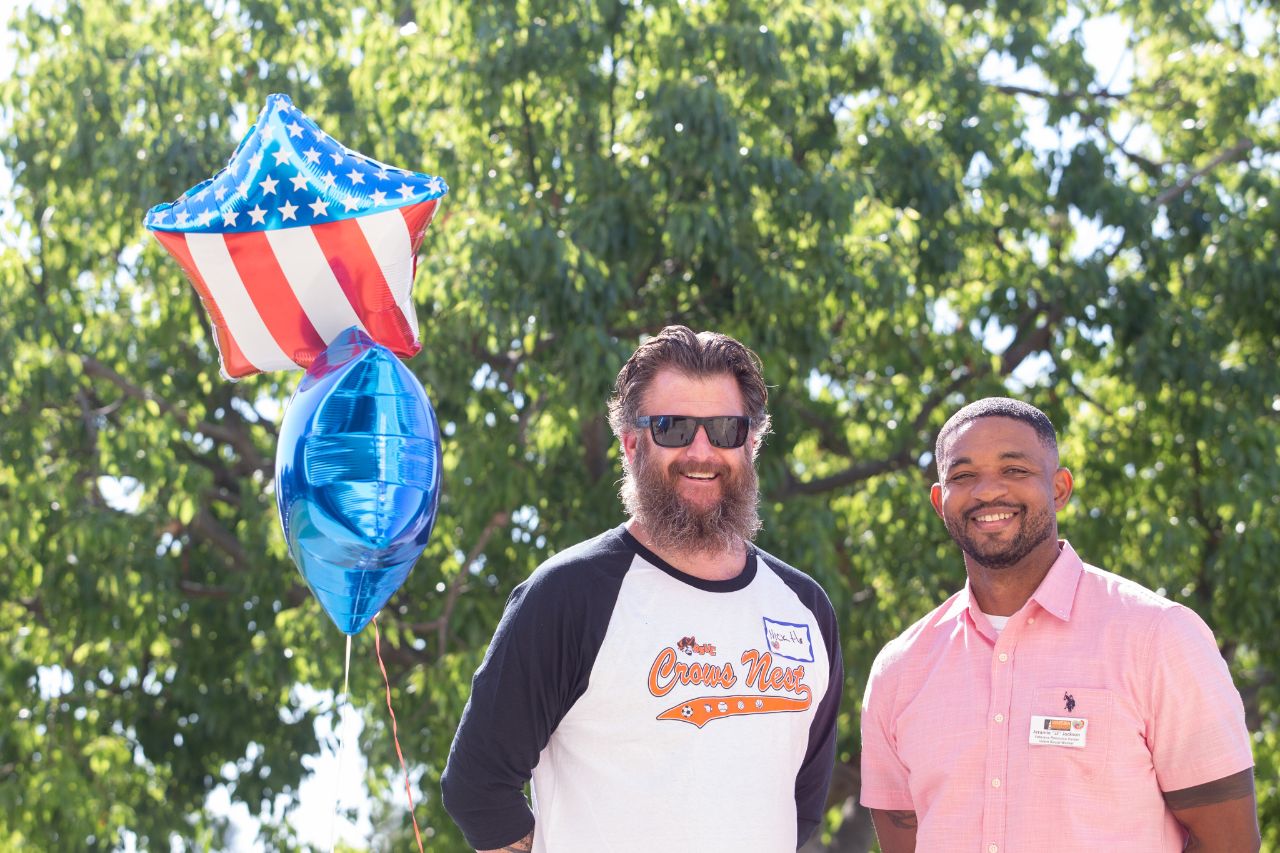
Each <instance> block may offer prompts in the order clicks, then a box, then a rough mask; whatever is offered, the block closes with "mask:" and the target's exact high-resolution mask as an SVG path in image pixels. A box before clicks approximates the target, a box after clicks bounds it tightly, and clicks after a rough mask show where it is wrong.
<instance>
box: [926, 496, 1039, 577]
mask: <svg viewBox="0 0 1280 853" xmlns="http://www.w3.org/2000/svg"><path fill="white" fill-rule="evenodd" d="M1016 509H1017V510H1018V512H1019V513H1020V515H1021V517H1022V519H1023V524H1022V526H1021V528H1020V529H1019V530H1018V535H1016V536H1014V537H1013V541H1012V542H1010V543H1009V544H1008V545H1004V546H995V547H994V548H984V547H983V546H981V545H979V544H978V542H977V540H976V539H974V538H972V537H970V536H969V535H968V534H967V533H965V520H966V519H967V518H968V517H969V516H972V515H974V514H980V513H982V512H983V510H981V509H979V510H975V511H973V512H970V513H969V514H968V515H966V516H965V518H962V519H960V521H958V522H957V521H956V520H955V519H954V518H946V519H944V521H945V523H946V527H947V533H949V534H951V538H952V539H953V540H955V543H956V544H957V545H959V546H960V550H961V551H963V552H964V553H965V556H967V557H968V558H969V559H970V560H973V561H974V562H975V563H977V564H978V565H980V566H983V567H985V568H988V569H1007V568H1009V567H1010V566H1014V565H1017V564H1018V563H1019V562H1021V561H1022V559H1023V558H1024V557H1026V556H1027V555H1028V554H1030V553H1031V552H1032V551H1034V550H1035V549H1036V547H1037V546H1039V545H1040V544H1041V543H1043V542H1044V541H1045V540H1046V539H1048V538H1049V537H1050V536H1052V535H1053V515H1052V514H1051V513H1050V512H1049V511H1048V510H1042V511H1041V512H1039V513H1034V514H1028V513H1027V508H1026V506H1025V505H1023V506H1019V507H1016Z"/></svg>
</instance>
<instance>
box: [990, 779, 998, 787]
mask: <svg viewBox="0 0 1280 853" xmlns="http://www.w3.org/2000/svg"><path fill="white" fill-rule="evenodd" d="M991 787H993V788H999V787H1000V780H999V779H992V780H991Z"/></svg>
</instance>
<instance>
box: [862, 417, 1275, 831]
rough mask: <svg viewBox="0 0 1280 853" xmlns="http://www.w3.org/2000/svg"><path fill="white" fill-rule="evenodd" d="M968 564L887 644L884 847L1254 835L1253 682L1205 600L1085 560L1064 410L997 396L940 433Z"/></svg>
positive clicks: (865, 783)
mask: <svg viewBox="0 0 1280 853" xmlns="http://www.w3.org/2000/svg"><path fill="white" fill-rule="evenodd" d="M936 462H937V466H938V478H939V482H938V483H936V484H935V485H934V486H933V489H932V492H931V495H930V498H931V500H932V503H933V508H934V509H935V510H936V511H937V513H938V515H939V516H940V517H941V518H942V520H943V522H944V524H945V525H946V528H947V532H948V533H950V534H951V538H952V539H954V540H955V541H956V544H958V545H959V546H960V549H961V551H963V553H964V562H965V569H966V571H967V573H968V576H969V580H968V583H967V584H966V585H965V588H964V589H963V590H961V591H960V592H958V593H956V594H955V595H953V596H952V597H951V598H949V599H948V600H947V601H945V602H944V603H943V604H942V606H940V607H939V608H937V609H936V610H934V611H933V612H932V613H930V614H929V615H928V616H926V617H925V618H923V619H921V620H920V621H919V622H917V623H916V624H915V625H913V626H911V627H910V628H908V629H907V630H906V631H905V632H904V633H903V634H902V635H901V636H900V637H898V638H897V639H895V640H894V641H892V642H891V643H889V644H888V645H887V646H885V648H884V649H883V650H882V651H881V652H880V655H879V656H878V657H877V658H876V662H875V665H874V666H873V667H872V672H871V677H870V679H869V681H868V684H867V692H866V697H865V699H864V702H863V712H862V796H861V801H862V804H863V806H865V807H867V808H869V809H871V814H872V819H873V821H874V823H875V827H876V833H877V835H878V836H879V839H880V846H881V848H882V849H883V850H884V851H885V853H901V851H912V850H916V849H920V850H925V851H934V850H945V851H953V850H956V851H972V852H973V853H979V851H981V853H1005V851H1008V853H1027V851H1062V850H1071V851H1094V850H1124V851H1181V850H1205V851H1237V850H1239V851H1256V850H1258V848H1259V846H1260V843H1261V842H1260V839H1259V834H1258V822H1257V809H1256V805H1255V801H1254V784H1253V759H1252V756H1251V753H1250V747H1249V733H1248V730H1247V729H1246V727H1245V721H1244V708H1243V706H1242V704H1241V701H1240V695H1239V693H1238V692H1237V691H1236V689H1235V686H1234V685H1233V684H1232V682H1231V675H1230V673H1229V672H1228V670H1227V666H1226V664H1225V662H1224V661H1223V659H1222V656H1221V655H1220V654H1219V652H1218V647H1217V645H1216V643H1215V642H1214V639H1213V634H1212V633H1211V632H1210V631H1209V629H1208V628H1207V627H1206V626H1205V624H1204V622H1202V621H1201V620H1200V618H1199V617H1198V616H1197V615H1196V614H1195V613H1194V612H1192V611H1191V610H1189V609H1187V608H1186V607H1183V606H1182V605H1179V604H1175V603H1173V602H1171V601H1168V600H1166V599H1164V598H1162V597H1160V596H1158V595H1156V594H1155V593H1153V592H1150V591H1149V590H1147V589H1145V588H1143V587H1141V586H1139V585H1138V584H1136V583H1133V582H1132V581H1128V580H1125V579H1124V578H1121V577H1118V576H1117V575H1113V574H1111V573H1109V572H1105V571H1103V570H1101V569H1098V568H1095V567H1093V566H1088V565H1085V564H1083V563H1082V562H1081V561H1080V558H1079V557H1078V556H1076V553H1075V551H1074V550H1073V549H1072V547H1071V545H1070V544H1069V543H1067V542H1066V541H1063V540H1059V539H1058V525H1057V512H1058V510H1061V509H1062V508H1063V507H1064V506H1066V503H1067V500H1068V499H1069V498H1070V497H1071V487H1072V480H1071V472H1069V471H1068V470H1067V469H1066V468H1063V467H1060V466H1059V464H1058V447H1057V438H1056V436H1055V434H1054V429H1053V425H1052V424H1051V423H1050V422H1049V419H1048V418H1047V417H1046V416H1045V415H1044V413H1043V412H1041V411H1040V410H1039V409H1036V408H1034V407H1033V406H1029V405H1027V404H1025V403H1021V402H1019V401H1016V400H1009V399H1006V398H1001V397H994V398H989V399H985V400H980V401H978V402H976V403H972V404H970V405H968V406H965V407H964V408H963V409H961V410H960V411H959V412H957V413H956V414H955V415H954V416H952V418H951V419H950V420H949V421H947V423H946V425H945V426H943V428H942V431H941V432H940V433H939V435H938V444H937V453H936Z"/></svg>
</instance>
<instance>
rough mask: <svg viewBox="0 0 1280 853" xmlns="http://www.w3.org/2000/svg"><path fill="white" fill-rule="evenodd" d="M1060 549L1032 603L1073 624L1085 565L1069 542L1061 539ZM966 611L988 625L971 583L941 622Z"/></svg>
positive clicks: (940, 618)
mask: <svg viewBox="0 0 1280 853" xmlns="http://www.w3.org/2000/svg"><path fill="white" fill-rule="evenodd" d="M1058 546H1059V549H1060V550H1059V551H1058V559H1056V560H1054V561H1053V565H1052V566H1050V567H1049V573H1048V574H1047V575H1045V576H1044V580H1042V581H1040V586H1039V587H1037V588H1036V591H1035V592H1034V593H1032V595H1031V600H1032V601H1034V602H1035V603H1036V604H1039V605H1040V606H1041V607H1042V608H1043V609H1044V610H1046V611H1048V612H1049V613H1052V614H1053V615H1054V616H1057V617H1058V618H1059V619H1061V620H1062V621H1064V622H1069V621H1071V606H1072V605H1073V604H1074V603H1075V600H1076V587H1077V586H1079V584H1080V575H1081V573H1082V572H1083V571H1084V563H1083V562H1081V560H1080V557H1079V556H1077V555H1076V551H1075V549H1074V548H1072V547H1071V543H1070V542H1068V541H1067V540H1065V539H1059V540H1058ZM966 610H968V611H970V615H969V618H970V619H972V620H973V621H974V624H987V618H986V617H985V616H983V615H982V611H981V610H980V609H979V608H978V602H977V601H975V600H974V598H973V589H972V587H970V585H969V581H968V580H966V581H965V582H964V589H962V590H960V592H959V593H957V594H956V595H955V597H954V598H952V599H951V605H950V606H949V607H947V609H946V610H945V611H944V612H943V613H942V614H941V616H940V617H939V621H946V620H948V619H955V618H958V617H959V616H960V615H961V614H962V613H964V612H965V611H966Z"/></svg>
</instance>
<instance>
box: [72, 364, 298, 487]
mask: <svg viewBox="0 0 1280 853" xmlns="http://www.w3.org/2000/svg"><path fill="white" fill-rule="evenodd" d="M78 357H79V359H80V366H81V369H82V370H83V371H84V373H85V375H86V376H95V377H98V378H99V379H106V380H107V381H108V382H110V383H111V384H113V385H115V386H116V387H117V388H119V389H120V390H121V391H123V392H124V393H125V394H127V395H129V396H130V397H133V398H134V399H136V400H143V401H150V402H153V403H155V404H156V405H157V406H159V407H160V411H162V412H165V413H166V414H169V415H172V416H173V417H175V418H177V419H178V421H179V422H181V423H182V425H183V426H185V427H186V428H187V429H189V430H192V431H194V432H199V433H201V434H202V435H206V436H208V437H209V438H211V439H213V440H214V441H220V442H222V443H223V444H226V445H228V446H230V447H231V448H233V449H234V450H235V451H236V452H237V453H239V454H240V456H241V458H243V459H244V460H245V461H246V462H247V463H248V464H250V465H251V466H252V467H253V469H254V470H256V471H266V470H268V469H269V468H271V467H273V466H272V463H271V462H269V461H268V460H267V459H266V457H264V456H263V455H262V454H261V453H260V452H259V451H258V448H257V446H256V445H255V444H254V443H253V440H252V439H251V438H250V437H249V436H248V435H247V434H246V433H244V432H241V431H239V430H233V429H228V428H227V427H224V426H219V425H218V424H211V423H209V422H208V421H200V420H196V419H195V418H194V417H193V416H192V415H191V413H190V412H188V411H187V410H186V409H185V408H183V407H181V406H177V405H175V404H173V403H170V402H169V401H168V400H166V399H164V398H163V397H160V396H158V395H157V394H156V393H155V392H153V391H151V390H150V389H147V388H142V387H140V386H138V385H135V384H134V383H132V382H130V381H129V380H128V379H126V378H124V377H123V376H121V375H120V374H119V373H117V372H116V371H115V370H113V369H111V368H110V367H108V366H107V365H105V364H103V363H102V362H100V361H98V360H97V359H96V358H93V357H92V356H87V355H80V356H78Z"/></svg>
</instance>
